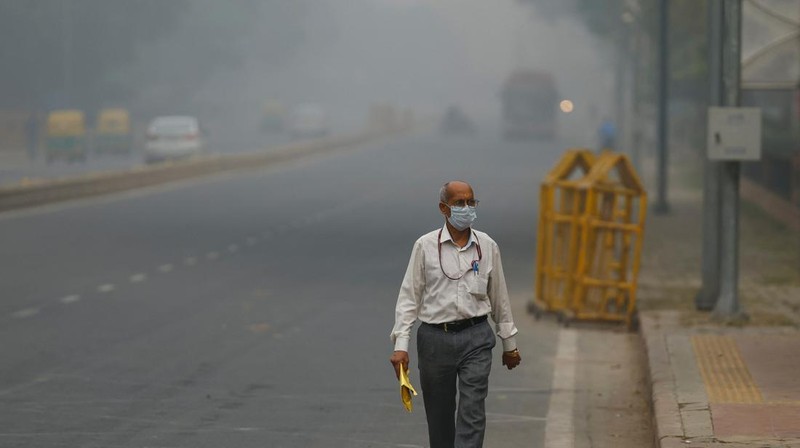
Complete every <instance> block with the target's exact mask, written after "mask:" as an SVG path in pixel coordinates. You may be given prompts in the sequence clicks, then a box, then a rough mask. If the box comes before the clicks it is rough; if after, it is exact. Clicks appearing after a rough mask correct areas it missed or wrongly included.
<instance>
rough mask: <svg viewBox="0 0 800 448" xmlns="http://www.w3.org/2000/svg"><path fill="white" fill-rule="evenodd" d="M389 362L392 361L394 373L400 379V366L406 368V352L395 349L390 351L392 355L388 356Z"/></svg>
mask: <svg viewBox="0 0 800 448" xmlns="http://www.w3.org/2000/svg"><path fill="white" fill-rule="evenodd" d="M389 362H391V363H392V365H393V366H394V374H395V375H397V379H398V380H399V379H400V366H401V365H404V366H406V368H408V352H404V351H402V350H396V351H395V352H394V353H392V357H391V358H389Z"/></svg>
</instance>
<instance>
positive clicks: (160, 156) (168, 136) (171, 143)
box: [145, 116, 206, 163]
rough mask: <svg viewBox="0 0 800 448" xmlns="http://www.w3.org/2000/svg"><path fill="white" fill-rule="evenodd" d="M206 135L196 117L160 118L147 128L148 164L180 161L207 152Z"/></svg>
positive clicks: (146, 153) (146, 149)
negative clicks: (172, 160)
mask: <svg viewBox="0 0 800 448" xmlns="http://www.w3.org/2000/svg"><path fill="white" fill-rule="evenodd" d="M205 144H206V143H205V135H204V132H203V130H202V128H201V127H200V122H199V121H198V120H197V118H195V117H188V116H169V117H158V118H155V119H154V120H153V121H151V122H150V125H149V126H148V127H147V144H146V145H145V161H146V162H147V163H154V162H160V161H163V160H170V159H180V158H185V157H190V156H193V155H197V154H202V153H203V152H205V149H206V148H205Z"/></svg>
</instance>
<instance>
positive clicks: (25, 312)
mask: <svg viewBox="0 0 800 448" xmlns="http://www.w3.org/2000/svg"><path fill="white" fill-rule="evenodd" d="M37 314H39V308H25V309H21V310H19V311H14V312H13V313H11V317H13V318H14V319H26V318H28V317H31V316H35V315H37Z"/></svg>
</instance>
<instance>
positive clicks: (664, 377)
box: [639, 312, 686, 448]
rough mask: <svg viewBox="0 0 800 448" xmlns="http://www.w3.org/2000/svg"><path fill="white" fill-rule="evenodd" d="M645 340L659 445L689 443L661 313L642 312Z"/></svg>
mask: <svg viewBox="0 0 800 448" xmlns="http://www.w3.org/2000/svg"><path fill="white" fill-rule="evenodd" d="M639 315H640V317H639V318H640V325H641V327H640V328H641V334H642V342H643V343H644V348H645V352H646V353H647V368H648V373H649V376H650V394H651V399H652V401H651V403H652V405H651V406H652V412H653V434H654V437H655V441H654V442H655V443H654V446H655V447H656V448H672V447H677V446H686V445H685V444H684V443H683V440H684V432H683V423H682V420H681V413H680V408H679V407H678V399H677V395H676V391H675V375H674V373H673V372H672V365H671V363H670V360H669V352H668V351H667V343H666V339H665V335H664V332H663V331H662V330H661V323H660V322H659V319H658V316H657V315H653V314H651V313H647V312H644V313H642V312H640V313H639Z"/></svg>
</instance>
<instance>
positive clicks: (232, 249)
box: [228, 244, 239, 254]
mask: <svg viewBox="0 0 800 448" xmlns="http://www.w3.org/2000/svg"><path fill="white" fill-rule="evenodd" d="M238 251H239V246H238V245H236V244H231V245H230V246H228V252H230V253H232V254H233V253H236V252H238Z"/></svg>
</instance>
